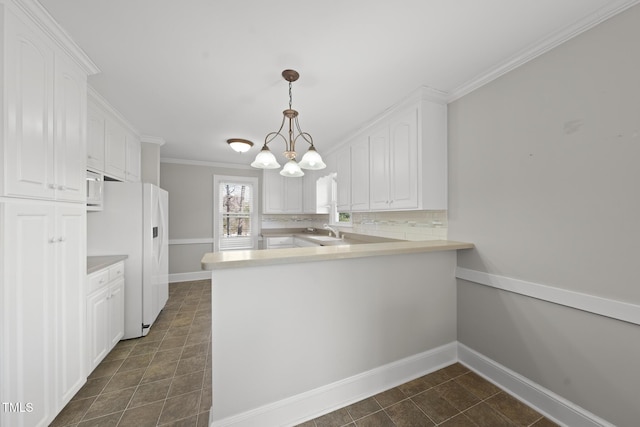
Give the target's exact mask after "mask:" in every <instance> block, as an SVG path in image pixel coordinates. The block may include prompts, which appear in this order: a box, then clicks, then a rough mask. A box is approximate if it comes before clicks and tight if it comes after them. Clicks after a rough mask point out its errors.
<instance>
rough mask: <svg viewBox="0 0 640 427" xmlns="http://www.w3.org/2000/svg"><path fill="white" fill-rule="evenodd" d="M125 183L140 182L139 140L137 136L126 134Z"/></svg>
mask: <svg viewBox="0 0 640 427" xmlns="http://www.w3.org/2000/svg"><path fill="white" fill-rule="evenodd" d="M126 138H127V163H126V174H127V181H129V182H140V150H141V147H140V139H138V137H137V136H135V135H133V134H131V133H127V135H126Z"/></svg>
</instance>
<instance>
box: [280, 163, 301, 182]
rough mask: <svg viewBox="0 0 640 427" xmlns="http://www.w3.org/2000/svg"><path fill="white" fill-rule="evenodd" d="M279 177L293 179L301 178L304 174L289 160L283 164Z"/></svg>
mask: <svg viewBox="0 0 640 427" xmlns="http://www.w3.org/2000/svg"><path fill="white" fill-rule="evenodd" d="M280 175H282V176H286V177H291V178H295V177H300V176H303V175H304V172H302V169H300V166H298V162H296V161H295V160H289V161H288V162H287V163H285V164H284V167H283V168H282V170H281V171H280Z"/></svg>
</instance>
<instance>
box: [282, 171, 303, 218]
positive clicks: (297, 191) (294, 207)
mask: <svg viewBox="0 0 640 427" xmlns="http://www.w3.org/2000/svg"><path fill="white" fill-rule="evenodd" d="M303 179H304V177H298V178H287V177H284V176H283V177H282V181H283V183H284V211H285V212H286V213H302V183H303Z"/></svg>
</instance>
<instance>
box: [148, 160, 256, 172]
mask: <svg viewBox="0 0 640 427" xmlns="http://www.w3.org/2000/svg"><path fill="white" fill-rule="evenodd" d="M160 163H173V164H176V165H188V166H207V167H214V168H224V169H243V170H254V171H255V170H258V169H256V168H253V167H251V166H249V165H241V164H237V163H220V162H208V161H204V160H187V159H174V158H170V157H161V158H160Z"/></svg>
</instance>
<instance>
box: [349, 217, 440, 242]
mask: <svg viewBox="0 0 640 427" xmlns="http://www.w3.org/2000/svg"><path fill="white" fill-rule="evenodd" d="M447 227H448V222H447V211H398V212H354V213H353V215H352V226H351V231H352V232H353V233H358V234H367V235H371V236H380V237H389V238H392V239H403V240H446V239H447ZM345 231H347V230H345Z"/></svg>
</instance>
